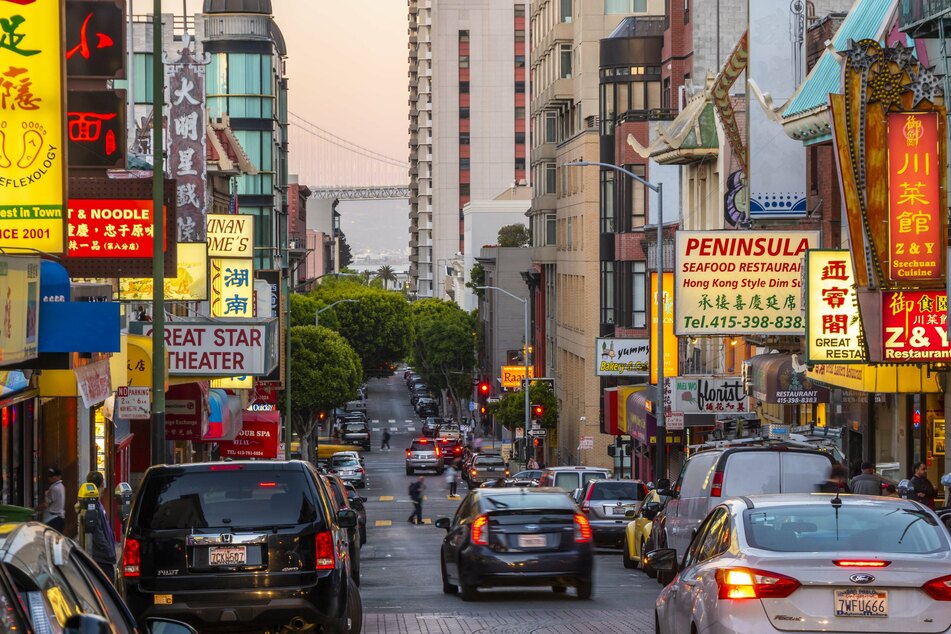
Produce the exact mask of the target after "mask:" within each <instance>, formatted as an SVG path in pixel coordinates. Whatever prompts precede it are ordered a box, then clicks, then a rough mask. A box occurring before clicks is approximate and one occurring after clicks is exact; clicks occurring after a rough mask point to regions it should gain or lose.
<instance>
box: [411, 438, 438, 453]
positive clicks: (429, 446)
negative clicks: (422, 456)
mask: <svg viewBox="0 0 951 634" xmlns="http://www.w3.org/2000/svg"><path fill="white" fill-rule="evenodd" d="M433 446H434V445H433V443H431V442H427V441H423V440H414V441H413V451H435V449H433Z"/></svg>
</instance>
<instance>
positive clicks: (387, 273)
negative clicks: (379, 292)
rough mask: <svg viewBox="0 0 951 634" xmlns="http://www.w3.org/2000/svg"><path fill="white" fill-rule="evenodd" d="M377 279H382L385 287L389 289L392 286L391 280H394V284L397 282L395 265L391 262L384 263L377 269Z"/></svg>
mask: <svg viewBox="0 0 951 634" xmlns="http://www.w3.org/2000/svg"><path fill="white" fill-rule="evenodd" d="M375 279H378V280H382V282H383V289H384V290H388V289H389V288H390V282H393V284H394V285H395V284H396V271H394V270H393V267H392V266H390V265H389V264H384V265H383V266H381V267H380V268H378V269H377V271H376V278H375Z"/></svg>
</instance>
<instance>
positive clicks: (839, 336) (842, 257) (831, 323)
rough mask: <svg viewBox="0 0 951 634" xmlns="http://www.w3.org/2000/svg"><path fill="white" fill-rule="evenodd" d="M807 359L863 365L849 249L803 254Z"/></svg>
mask: <svg viewBox="0 0 951 634" xmlns="http://www.w3.org/2000/svg"><path fill="white" fill-rule="evenodd" d="M806 359H807V360H808V361H809V362H811V363H849V362H851V363H864V362H865V360H866V353H865V333H864V330H863V329H862V318H861V315H860V314H859V305H858V296H857V295H856V293H855V274H854V273H853V271H852V256H851V254H850V253H849V251H848V249H831V250H830V249H810V250H809V251H808V252H807V254H806Z"/></svg>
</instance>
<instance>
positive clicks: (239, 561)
mask: <svg viewBox="0 0 951 634" xmlns="http://www.w3.org/2000/svg"><path fill="white" fill-rule="evenodd" d="M247 562H248V548H247V546H213V547H211V548H209V549H208V564H209V565H211V566H241V565H244V564H246V563H247Z"/></svg>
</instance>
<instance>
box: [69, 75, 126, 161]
mask: <svg viewBox="0 0 951 634" xmlns="http://www.w3.org/2000/svg"><path fill="white" fill-rule="evenodd" d="M124 95H125V91H120V90H104V91H98V92H93V91H84V90H83V91H81V90H70V91H69V93H68V94H67V96H66V100H67V109H66V131H67V133H68V135H69V164H70V166H72V167H116V166H121V167H124V162H125V133H126V130H125V96H124Z"/></svg>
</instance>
